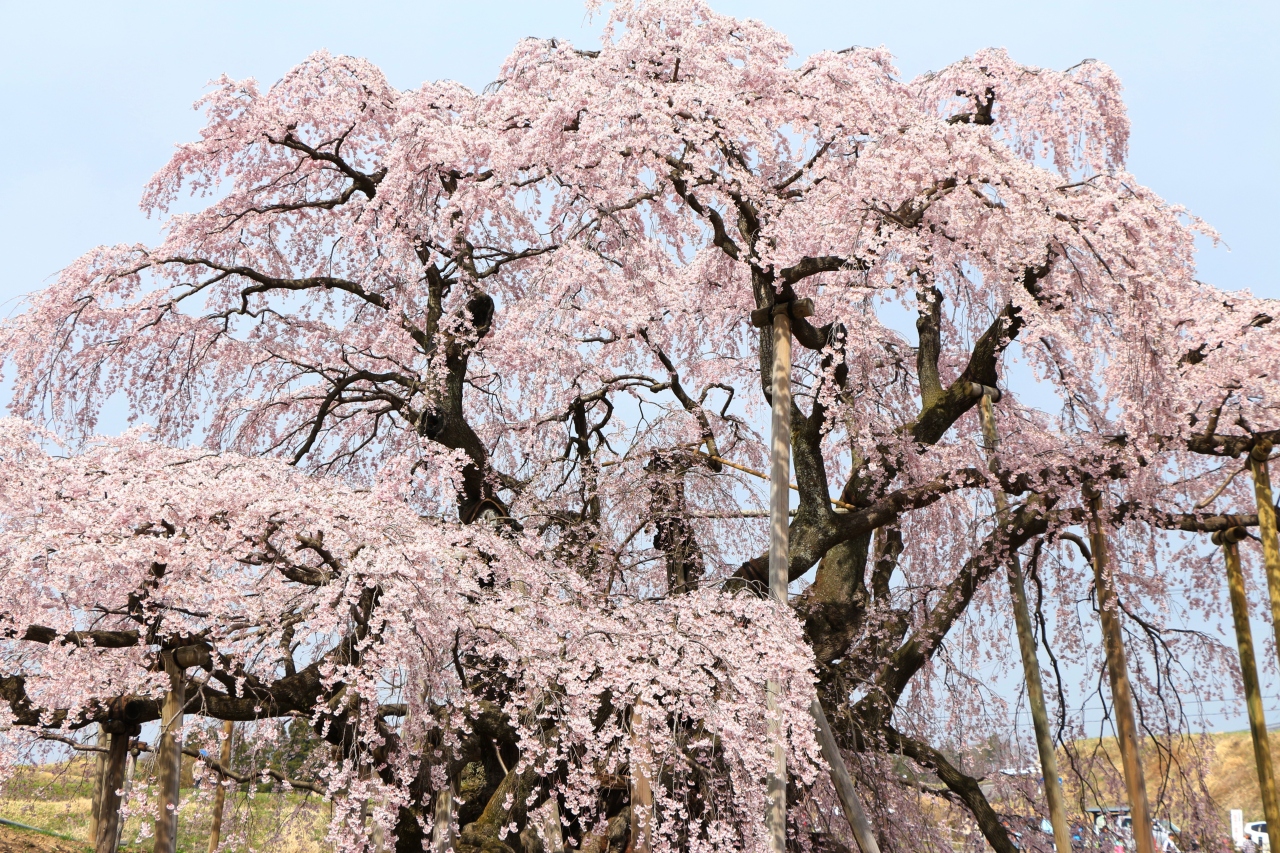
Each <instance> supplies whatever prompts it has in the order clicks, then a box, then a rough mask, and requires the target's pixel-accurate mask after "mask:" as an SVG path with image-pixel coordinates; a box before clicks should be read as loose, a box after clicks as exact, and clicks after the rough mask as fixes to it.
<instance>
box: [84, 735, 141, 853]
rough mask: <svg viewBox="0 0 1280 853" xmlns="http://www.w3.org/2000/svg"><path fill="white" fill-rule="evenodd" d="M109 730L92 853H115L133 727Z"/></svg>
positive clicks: (118, 836)
mask: <svg viewBox="0 0 1280 853" xmlns="http://www.w3.org/2000/svg"><path fill="white" fill-rule="evenodd" d="M112 728H113V729H114V730H113V731H112V732H111V746H110V748H109V751H108V752H107V764H106V773H105V775H104V776H103V780H102V802H101V807H100V809H99V812H98V832H97V835H95V836H94V841H93V851H94V853H116V847H117V845H118V843H119V838H120V792H121V790H122V789H123V788H124V764H125V760H126V759H127V758H128V757H129V740H130V739H131V738H132V737H133V727H132V726H120V725H116V726H112Z"/></svg>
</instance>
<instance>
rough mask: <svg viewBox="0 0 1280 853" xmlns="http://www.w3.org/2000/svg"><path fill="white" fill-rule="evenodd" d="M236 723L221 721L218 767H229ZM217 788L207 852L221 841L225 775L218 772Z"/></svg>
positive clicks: (224, 801)
mask: <svg viewBox="0 0 1280 853" xmlns="http://www.w3.org/2000/svg"><path fill="white" fill-rule="evenodd" d="M235 726H236V724H235V723H234V722H232V721H231V720H224V721H223V723H222V744H221V747H222V748H221V749H220V750H218V767H220V768H221V769H222V770H228V769H230V768H231V735H232V734H233V733H234V732H235ZM217 779H218V789H217V790H216V791H214V792H213V824H212V825H211V826H210V827H209V853H215V851H217V849H218V844H219V843H221V841H222V812H223V809H224V808H225V807H226V802H227V777H226V776H224V775H223V774H222V773H218V775H217Z"/></svg>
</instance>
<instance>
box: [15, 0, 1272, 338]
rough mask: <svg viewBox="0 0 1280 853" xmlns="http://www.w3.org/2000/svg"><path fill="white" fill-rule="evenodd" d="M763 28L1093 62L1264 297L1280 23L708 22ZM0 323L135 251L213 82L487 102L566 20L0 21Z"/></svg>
mask: <svg viewBox="0 0 1280 853" xmlns="http://www.w3.org/2000/svg"><path fill="white" fill-rule="evenodd" d="M717 8H718V9H720V10H721V11H724V12H727V13H730V14H735V15H738V16H741V17H756V18H760V19H763V20H764V21H765V22H767V23H768V24H770V25H771V26H773V27H774V28H776V29H779V30H781V31H782V32H784V33H786V34H787V35H788V36H789V37H790V38H791V40H792V43H793V44H794V45H795V47H796V49H797V51H798V52H799V53H800V54H802V55H803V54H807V53H811V52H813V51H815V50H819V49H823V48H836V49H839V48H843V47H847V46H849V45H852V44H861V45H880V44H883V45H886V46H887V47H888V48H889V49H890V50H892V51H893V52H894V54H895V55H896V56H897V57H898V61H899V65H900V68H901V69H902V71H903V72H904V73H905V74H908V75H914V74H916V73H919V72H921V71H925V70H929V69H936V68H940V67H941V66H943V65H946V64H947V63H949V62H951V61H953V60H955V59H958V58H960V57H962V56H964V55H965V54H966V53H969V52H971V51H973V50H975V49H977V48H980V47H984V46H1000V47H1005V48H1008V49H1009V50H1010V52H1011V53H1012V54H1013V56H1014V58H1015V59H1017V60H1019V61H1022V62H1026V63H1030V64H1036V65H1043V66H1048V67H1053V68H1065V67H1067V66H1070V65H1073V64H1074V63H1076V62H1077V61H1079V60H1081V59H1083V58H1086V57H1093V58H1096V59H1101V60H1103V61H1105V62H1108V63H1110V64H1111V65H1112V66H1113V67H1114V68H1115V69H1116V70H1117V71H1118V72H1119V74H1120V76H1121V78H1122V79H1123V81H1124V84H1125V89H1126V100H1127V102H1128V104H1129V108H1130V113H1131V117H1132V120H1133V144H1132V156H1131V160H1130V166H1131V169H1132V171H1133V172H1134V173H1135V174H1136V175H1137V176H1138V178H1139V180H1141V181H1142V182H1143V183H1145V184H1147V185H1149V186H1151V187H1153V188H1154V189H1155V190H1156V191H1158V192H1159V193H1161V194H1162V195H1163V196H1164V197H1165V198H1168V199H1170V200H1173V201H1177V202H1179V203H1181V204H1184V205H1186V206H1187V207H1188V208H1190V209H1191V210H1192V211H1193V212H1194V213H1196V214H1197V215H1199V216H1201V217H1203V218H1204V219H1206V220H1207V221H1209V222H1210V223H1211V224H1213V225H1214V226H1215V227H1217V228H1218V229H1219V230H1220V231H1221V232H1222V234H1223V236H1224V238H1225V240H1226V242H1227V244H1228V245H1229V246H1230V251H1226V250H1223V249H1217V250H1211V251H1207V252H1205V253H1204V255H1203V256H1202V273H1203V277H1204V278H1206V279H1207V280H1209V281H1212V282H1214V283H1216V284H1219V285H1221V286H1224V287H1227V288H1232V289H1235V288H1240V287H1249V288H1251V289H1253V290H1254V292H1255V293H1258V294H1266V295H1271V296H1280V282H1278V281H1277V276H1276V273H1275V265H1274V263H1272V258H1271V257H1270V252H1269V250H1270V249H1272V248H1273V247H1274V246H1275V245H1276V244H1277V243H1278V242H1280V241H1277V239H1276V238H1275V237H1274V236H1272V237H1268V235H1269V234H1274V232H1275V231H1276V227H1277V225H1280V217H1278V216H1277V213H1276V210H1275V207H1274V206H1273V205H1272V204H1271V203H1268V202H1267V201H1266V200H1265V199H1266V198H1267V197H1268V196H1270V195H1271V194H1272V192H1273V189H1272V184H1273V181H1274V179H1275V175H1276V173H1277V171H1280V142H1278V138H1280V133H1278V131H1280V128H1278V127H1277V113H1278V112H1280V94H1277V93H1278V89H1277V83H1280V74H1278V73H1277V63H1278V61H1280V59H1278V57H1280V51H1277V49H1276V42H1277V40H1278V39H1280V11H1278V10H1280V3H1275V2H1262V0H1256V2H1208V0H1199V2H1188V1H1187V0H1175V2H1156V0H1147V2H1128V0H1111V2H1096V1H1095V0H1088V2H1075V3H1069V2H1058V0H1052V1H1051V2H1016V3H1015V2H986V1H985V0H983V1H982V2H976V1H975V0H968V1H966V0H951V1H950V2H945V0H944V1H943V2H937V0H925V1H924V2H910V0H899V2H875V3H871V2H857V0H855V2H827V0H790V2H784V0H721V2H719V3H718V4H717ZM0 12H2V17H0V21H3V27H0V104H3V113H2V114H3V117H4V118H3V125H2V126H0V127H2V128H3V132H2V133H0V162H4V163H8V164H9V166H8V168H7V169H6V172H7V174H6V176H5V180H3V181H0V257H3V259H4V265H3V273H2V274H0V303H8V304H7V305H6V306H5V307H3V308H0V313H8V311H9V310H12V307H13V306H12V303H11V302H10V300H11V299H12V297H14V296H17V295H19V294H22V293H26V292H28V291H31V290H33V289H36V288H38V287H39V286H40V284H41V282H42V281H45V280H46V279H47V277H48V276H50V275H51V274H53V273H55V272H56V271H57V270H58V269H59V268H61V267H62V266H64V265H65V264H66V263H68V262H69V261H71V260H72V259H73V258H75V257H76V256H77V255H78V254H79V253H80V252H82V251H84V250H85V249H87V248H90V247H91V246H93V245H96V244H98V243H116V242H122V241H135V240H143V241H150V240H152V239H154V237H155V235H156V231H157V225H156V223H155V222H151V221H148V220H146V219H144V218H143V217H142V216H141V214H140V213H139V212H138V209H137V199H138V196H139V192H140V188H141V186H142V183H143V182H144V181H145V180H146V179H147V178H148V177H149V176H150V175H151V174H152V173H153V172H154V171H155V170H156V169H157V168H159V167H160V166H161V165H162V164H163V163H164V161H165V160H166V158H167V157H168V154H169V152H170V150H171V148H172V146H173V144H174V143H176V142H178V141H181V140H186V139H190V138H192V137H194V135H195V134H196V131H197V129H198V128H199V117H198V115H197V114H196V113H194V112H193V111H192V110H191V109H190V105H191V103H192V102H193V101H194V100H195V99H196V97H198V96H199V95H200V93H201V92H202V91H203V89H204V86H205V83H206V82H207V81H209V80H210V79H212V78H214V77H216V76H217V75H219V74H221V73H223V72H226V73H228V74H230V75H232V76H235V77H247V76H254V77H257V78H258V79H259V80H260V81H261V82H263V83H268V84H269V83H271V82H273V81H275V80H276V79H278V78H279V77H280V76H281V74H283V72H284V71H286V70H287V69H288V68H289V67H290V66H291V65H293V64H294V63H296V62H298V61H299V60H301V59H302V58H303V57H305V56H306V55H307V54H308V53H310V52H311V51H313V50H316V49H318V48H322V47H323V48H327V49H329V50H330V51H332V52H335V53H350V54H356V55H360V56H364V57H367V58H368V59H370V60H372V61H373V62H375V63H377V64H378V65H379V66H381V67H382V68H383V69H384V70H385V71H386V73H387V74H388V76H389V77H390V79H391V81H392V83H393V84H395V85H397V86H402V87H408V86H413V85H416V84H418V83H420V82H422V81H423V80H428V79H439V78H446V77H447V78H452V79H455V80H458V81H460V82H462V83H465V84H467V85H469V86H472V87H480V86H483V85H484V84H485V83H487V82H488V81H489V80H491V79H492V78H493V77H494V76H495V73H496V69H497V67H498V64H499V63H500V62H501V60H502V58H503V57H504V56H505V55H506V53H507V51H508V50H509V49H510V48H511V46H512V45H513V44H514V43H515V41H516V40H517V39H519V38H521V37H523V36H529V35H536V36H558V37H562V38H568V39H570V40H572V41H574V42H576V43H579V44H584V43H589V42H592V41H594V36H593V30H594V28H593V27H591V26H590V25H589V23H588V21H587V19H586V15H585V14H584V10H583V6H582V4H581V3H580V2H579V0H526V2H504V0H470V2H448V3H446V2H439V0H418V2H412V1H411V0H404V2H381V1H380V0H362V2H359V3H352V2H343V3H338V2H331V0H312V2H305V3H303V2H284V0H255V1H254V2H218V3H192V2H175V0H168V2H151V0H148V2H133V0H113V2H106V3H103V2H101V0H97V2H56V0H53V2H50V0H44V2H34V0H22V2H16V1H15V0H0Z"/></svg>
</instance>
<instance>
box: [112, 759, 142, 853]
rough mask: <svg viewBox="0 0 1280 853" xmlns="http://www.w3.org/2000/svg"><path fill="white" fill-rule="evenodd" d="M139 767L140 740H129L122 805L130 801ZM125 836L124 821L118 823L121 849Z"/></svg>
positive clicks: (122, 789) (122, 787)
mask: <svg viewBox="0 0 1280 853" xmlns="http://www.w3.org/2000/svg"><path fill="white" fill-rule="evenodd" d="M137 769H138V742H137V740H134V739H132V738H131V739H130V740H129V755H128V757H126V758H125V760H124V784H123V785H122V786H120V806H121V808H123V807H124V805H125V803H127V802H129V791H130V790H131V789H132V788H133V772H134V771H135V770H137ZM123 838H124V821H123V820H121V821H119V822H118V823H117V824H116V848H117V849H119V847H120V845H121V843H123V841H122V840H123Z"/></svg>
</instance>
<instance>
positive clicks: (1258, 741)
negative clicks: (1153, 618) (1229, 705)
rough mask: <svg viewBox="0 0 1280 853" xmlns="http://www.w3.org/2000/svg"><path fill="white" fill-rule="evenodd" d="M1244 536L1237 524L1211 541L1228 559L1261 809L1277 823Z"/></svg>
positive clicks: (1278, 816)
mask: <svg viewBox="0 0 1280 853" xmlns="http://www.w3.org/2000/svg"><path fill="white" fill-rule="evenodd" d="M1243 538H1244V529H1243V528H1240V527H1233V528H1231V529H1229V530H1225V531H1223V532H1222V533H1215V534H1214V536H1213V539H1214V542H1216V543H1217V544H1220V545H1221V546H1222V553H1223V556H1224V557H1225V558H1226V563H1227V588H1228V589H1229V590H1230V593H1231V615H1232V617H1233V619H1234V621H1235V627H1236V643H1237V645H1238V646H1239V647H1240V680H1241V681H1242V682H1243V684H1244V696H1245V705H1246V707H1247V708H1248V710H1249V733H1250V734H1251V735H1252V736H1253V757H1254V762H1255V763H1256V764H1257V767H1258V788H1259V790H1260V791H1261V793H1262V813H1263V816H1264V817H1266V819H1267V826H1280V806H1278V803H1280V800H1277V798H1276V778H1275V771H1274V770H1273V768H1272V765H1271V743H1270V740H1269V738H1268V737H1267V718H1266V715H1265V714H1264V713H1263V709H1262V690H1261V688H1260V686H1259V684H1258V664H1257V661H1256V660H1255V658H1254V654H1253V630H1252V628H1250V626H1249V599H1248V597H1247V596H1246V595H1245V589H1244V572H1243V571H1242V570H1241V568H1240V547H1239V545H1237V544H1236V543H1237V542H1239V541H1240V540H1241V539H1243Z"/></svg>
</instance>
